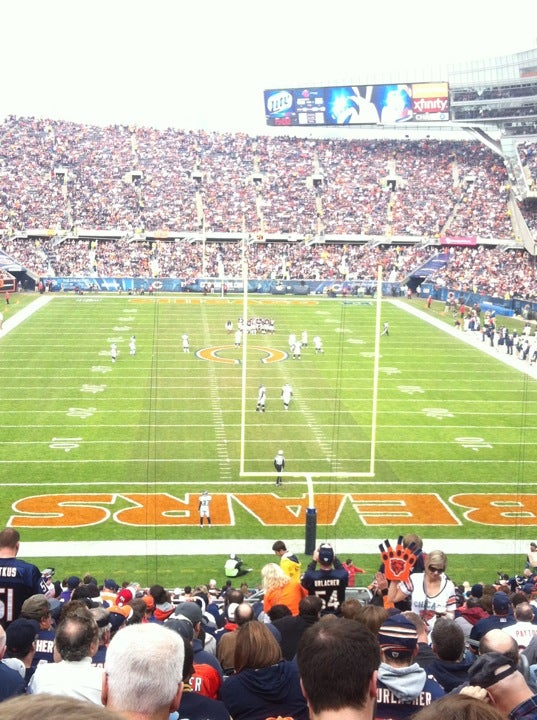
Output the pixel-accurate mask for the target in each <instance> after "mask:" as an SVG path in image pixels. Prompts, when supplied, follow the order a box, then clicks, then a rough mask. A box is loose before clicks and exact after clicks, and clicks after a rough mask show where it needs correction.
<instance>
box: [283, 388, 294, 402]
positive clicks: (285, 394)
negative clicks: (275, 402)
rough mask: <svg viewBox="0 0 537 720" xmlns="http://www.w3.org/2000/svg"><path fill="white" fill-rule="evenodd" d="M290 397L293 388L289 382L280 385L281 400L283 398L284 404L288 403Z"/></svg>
mask: <svg viewBox="0 0 537 720" xmlns="http://www.w3.org/2000/svg"><path fill="white" fill-rule="evenodd" d="M292 397H293V388H292V387H291V386H290V385H289V383H286V384H285V385H284V386H283V387H282V400H283V403H284V405H289V403H290V401H291V398H292Z"/></svg>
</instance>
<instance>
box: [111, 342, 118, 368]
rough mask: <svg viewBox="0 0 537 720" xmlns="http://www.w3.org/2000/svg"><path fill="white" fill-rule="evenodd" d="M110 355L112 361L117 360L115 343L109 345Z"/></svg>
mask: <svg viewBox="0 0 537 720" xmlns="http://www.w3.org/2000/svg"><path fill="white" fill-rule="evenodd" d="M110 357H111V358H112V362H113V363H115V362H116V360H117V345H116V343H112V344H111V345H110Z"/></svg>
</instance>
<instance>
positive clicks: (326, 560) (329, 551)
mask: <svg viewBox="0 0 537 720" xmlns="http://www.w3.org/2000/svg"><path fill="white" fill-rule="evenodd" d="M319 562H320V563H322V564H323V565H330V564H331V563H333V562H334V548H333V547H332V546H331V545H329V544H328V543H324V544H323V545H321V546H320V547H319Z"/></svg>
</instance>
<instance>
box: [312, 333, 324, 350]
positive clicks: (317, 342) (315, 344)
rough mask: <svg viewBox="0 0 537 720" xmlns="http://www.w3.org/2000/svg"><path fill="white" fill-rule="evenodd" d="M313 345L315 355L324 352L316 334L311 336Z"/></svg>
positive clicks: (321, 342)
mask: <svg viewBox="0 0 537 720" xmlns="http://www.w3.org/2000/svg"><path fill="white" fill-rule="evenodd" d="M313 346H314V348H315V354H316V355H322V354H323V353H324V348H323V341H322V340H321V338H320V337H319V336H318V335H316V336H315V337H314V338H313Z"/></svg>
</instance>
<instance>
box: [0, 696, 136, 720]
mask: <svg viewBox="0 0 537 720" xmlns="http://www.w3.org/2000/svg"><path fill="white" fill-rule="evenodd" d="M38 717H43V718H48V717H50V718H52V717H58V718H62V720H81V718H84V720H125V717H124V716H123V715H119V714H118V713H115V712H112V711H111V710H108V709H107V708H105V707H102V705H95V704H94V703H89V702H87V701H86V700H79V699H77V698H72V697H61V696H59V695H48V694H44V695H20V696H19V697H14V698H11V699H10V700H6V702H3V703H2V720H21V718H38Z"/></svg>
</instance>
